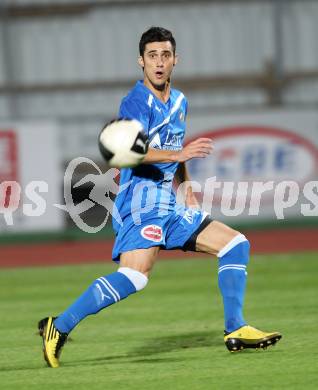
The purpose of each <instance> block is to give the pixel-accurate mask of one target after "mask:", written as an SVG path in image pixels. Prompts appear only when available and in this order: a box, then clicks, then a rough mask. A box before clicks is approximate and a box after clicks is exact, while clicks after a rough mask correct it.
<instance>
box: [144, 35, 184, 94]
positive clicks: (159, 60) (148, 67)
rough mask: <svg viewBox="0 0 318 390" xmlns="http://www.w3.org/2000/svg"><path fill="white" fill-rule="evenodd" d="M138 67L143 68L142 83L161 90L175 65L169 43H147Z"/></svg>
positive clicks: (175, 59) (175, 58) (175, 60)
mask: <svg viewBox="0 0 318 390" xmlns="http://www.w3.org/2000/svg"><path fill="white" fill-rule="evenodd" d="M138 62H139V65H140V66H142V67H143V68H144V81H145V83H146V84H147V83H150V85H152V86H153V87H154V88H155V89H158V90H161V89H163V88H164V87H165V85H166V82H167V81H168V80H169V78H170V76H171V73H172V69H173V67H174V65H175V64H176V63H177V57H176V56H175V55H174V53H173V47H172V45H171V42H170V41H164V42H151V43H147V44H146V47H145V52H144V55H143V57H139V60H138Z"/></svg>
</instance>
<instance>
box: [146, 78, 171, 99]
mask: <svg viewBox="0 0 318 390" xmlns="http://www.w3.org/2000/svg"><path fill="white" fill-rule="evenodd" d="M144 85H145V86H146V87H147V88H148V89H150V91H151V92H152V93H153V94H154V95H155V96H156V98H158V99H159V100H161V101H162V102H163V103H167V101H168V100H169V97H170V81H167V82H166V83H165V84H164V85H163V86H162V87H161V86H160V88H157V87H156V86H154V85H153V84H152V83H151V82H150V81H149V80H148V79H147V78H145V79H144Z"/></svg>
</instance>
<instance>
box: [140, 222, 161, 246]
mask: <svg viewBox="0 0 318 390" xmlns="http://www.w3.org/2000/svg"><path fill="white" fill-rule="evenodd" d="M141 235H142V236H143V238H145V239H146V240H150V241H154V242H160V241H161V240H162V229H161V227H160V226H157V225H148V226H145V227H144V228H142V230H141Z"/></svg>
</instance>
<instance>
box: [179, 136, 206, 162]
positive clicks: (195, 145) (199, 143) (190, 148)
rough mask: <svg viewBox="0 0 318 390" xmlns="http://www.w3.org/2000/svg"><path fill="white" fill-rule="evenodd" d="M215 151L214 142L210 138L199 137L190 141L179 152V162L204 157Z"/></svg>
mask: <svg viewBox="0 0 318 390" xmlns="http://www.w3.org/2000/svg"><path fill="white" fill-rule="evenodd" d="M212 151H213V142H212V140H211V139H210V138H198V139H196V140H195V141H192V142H190V143H188V144H187V145H186V146H185V147H184V148H183V149H182V150H181V151H180V152H179V153H178V162H185V161H189V160H191V159H192V158H204V157H207V156H208V155H209V154H211V153H212Z"/></svg>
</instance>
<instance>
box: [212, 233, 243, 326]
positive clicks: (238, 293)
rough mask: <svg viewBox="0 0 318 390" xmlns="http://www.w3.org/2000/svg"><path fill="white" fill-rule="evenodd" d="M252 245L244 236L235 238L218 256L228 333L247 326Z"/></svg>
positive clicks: (225, 322) (220, 284)
mask: <svg viewBox="0 0 318 390" xmlns="http://www.w3.org/2000/svg"><path fill="white" fill-rule="evenodd" d="M249 249H250V244H249V242H248V241H247V239H246V238H245V236H244V235H243V234H240V235H238V236H236V237H234V239H233V240H231V241H230V242H229V243H228V244H227V245H226V246H225V247H224V248H223V249H222V250H221V251H220V252H219V254H218V257H219V288H220V291H221V294H222V297H223V305H224V324H225V331H226V332H233V331H234V330H236V329H238V328H240V327H242V326H244V325H246V322H245V320H244V318H243V303H244V294H245V286H246V277H247V272H246V265H247V263H248V260H249Z"/></svg>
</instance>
